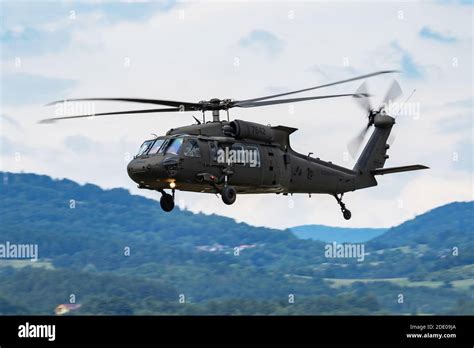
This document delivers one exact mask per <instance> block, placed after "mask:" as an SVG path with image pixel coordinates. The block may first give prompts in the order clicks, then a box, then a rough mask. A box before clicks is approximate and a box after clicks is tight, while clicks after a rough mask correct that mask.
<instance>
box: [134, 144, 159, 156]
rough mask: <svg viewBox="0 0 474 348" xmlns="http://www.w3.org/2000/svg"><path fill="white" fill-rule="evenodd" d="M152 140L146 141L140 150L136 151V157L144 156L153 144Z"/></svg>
mask: <svg viewBox="0 0 474 348" xmlns="http://www.w3.org/2000/svg"><path fill="white" fill-rule="evenodd" d="M154 142H155V141H154V140H147V141H145V142H144V143H143V144H142V146H140V149H139V150H138V153H137V156H141V155H144V154H146V153H147V152H148V150H149V149H150V147H151V145H152V144H153V143H154Z"/></svg>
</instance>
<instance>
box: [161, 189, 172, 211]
mask: <svg viewBox="0 0 474 348" xmlns="http://www.w3.org/2000/svg"><path fill="white" fill-rule="evenodd" d="M160 205H161V209H163V211H165V212H167V213H168V212H170V211H172V210H173V208H174V199H173V196H172V195H170V194H168V193H165V194H163V195H162V196H161V199H160Z"/></svg>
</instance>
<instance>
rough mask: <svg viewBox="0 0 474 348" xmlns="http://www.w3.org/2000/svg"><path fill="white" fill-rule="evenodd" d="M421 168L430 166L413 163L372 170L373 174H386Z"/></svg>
mask: <svg viewBox="0 0 474 348" xmlns="http://www.w3.org/2000/svg"><path fill="white" fill-rule="evenodd" d="M420 169H429V167H427V166H423V165H421V164H415V165H412V166H402V167H393V168H379V169H374V170H373V171H372V174H373V175H384V174H392V173H400V172H408V171H411V170H420Z"/></svg>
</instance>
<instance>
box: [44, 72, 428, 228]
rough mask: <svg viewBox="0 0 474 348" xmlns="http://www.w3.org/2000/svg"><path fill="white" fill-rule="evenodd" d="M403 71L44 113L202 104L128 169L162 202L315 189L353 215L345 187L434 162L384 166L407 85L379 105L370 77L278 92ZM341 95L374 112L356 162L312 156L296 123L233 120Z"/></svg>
mask: <svg viewBox="0 0 474 348" xmlns="http://www.w3.org/2000/svg"><path fill="white" fill-rule="evenodd" d="M396 72H398V71H396V70H384V71H378V72H374V73H370V74H366V75H361V76H357V77H353V78H349V79H345V80H341V81H337V82H332V83H327V84H323V85H319V86H315V87H310V88H305V89H300V90H295V91H290V92H285V93H278V94H273V95H267V96H263V97H258V98H253V99H245V100H233V99H218V98H213V99H210V100H203V101H199V102H182V101H175V100H160V99H141V98H80V99H66V100H59V101H54V102H51V103H49V104H47V105H57V104H60V103H66V102H84V101H94V102H95V101H114V102H130V103H141V104H151V105H161V106H167V108H158V109H156V108H155V109H142V110H128V111H117V112H105V113H95V114H86V115H74V116H71V115H66V116H61V117H54V118H48V119H44V120H41V121H40V123H51V122H55V121H58V120H65V119H77V118H84V117H96V116H110V115H124V114H145V113H166V112H196V111H200V112H202V120H199V119H198V118H196V117H195V116H193V118H194V119H195V121H196V123H195V124H192V125H187V126H182V127H177V128H173V129H170V130H169V131H168V132H167V133H166V134H165V135H161V136H156V135H155V136H154V137H153V138H151V139H147V140H145V141H144V142H143V144H142V145H141V147H140V149H139V151H138V153H137V154H136V156H134V158H133V159H132V160H131V161H130V163H129V164H128V165H127V172H128V175H129V177H130V178H131V179H132V180H133V181H134V182H136V183H137V184H138V188H140V189H147V190H154V191H158V192H160V193H161V199H160V206H161V208H162V209H163V211H165V212H171V211H172V210H173V208H174V206H175V191H176V190H180V191H190V192H202V193H213V194H217V195H220V196H221V198H222V201H223V202H224V203H225V204H227V205H231V204H233V203H234V202H235V201H236V198H237V195H238V194H257V193H275V194H282V195H288V194H290V195H293V194H298V193H301V194H309V195H310V196H311V194H330V195H332V196H334V197H335V198H336V201H337V203H338V204H339V206H340V209H341V212H342V215H343V217H344V219H346V220H349V219H350V218H351V216H352V214H351V212H350V210H349V209H347V207H346V205H345V204H344V202H343V201H342V198H343V195H344V193H346V192H350V191H356V190H360V189H365V188H369V187H373V186H376V185H377V180H376V178H375V177H376V176H377V175H384V174H391V173H399V172H405V171H413V170H420V169H428V167H426V166H424V165H420V164H416V165H407V166H401V167H392V168H384V164H385V161H386V160H387V159H388V157H389V156H388V155H387V150H388V149H389V148H390V145H389V144H387V139H388V137H389V134H390V132H391V130H392V127H393V126H394V124H395V117H394V116H390V115H388V114H387V112H386V105H387V103H388V102H390V101H393V100H395V99H396V98H398V97H399V96H400V95H401V94H402V92H401V88H400V86H399V84H398V83H397V82H396V81H393V83H392V85H391V87H390V88H389V90H388V92H387V94H386V96H385V98H384V100H383V102H382V104H381V106H380V107H379V108H373V107H372V106H371V105H370V102H369V96H370V95H369V94H368V93H367V89H366V86H365V82H364V83H363V84H362V85H361V86H360V87H359V89H358V90H357V91H356V93H348V94H333V95H318V96H311V97H299V98H285V99H275V98H281V97H285V96H288V95H292V94H297V93H302V92H308V91H312V90H316V89H320V88H325V87H330V86H335V85H339V84H343V83H348V82H352V81H356V80H362V79H366V78H370V77H374V76H377V75H382V74H390V73H396ZM339 97H353V98H355V99H356V100H357V101H358V103H359V104H360V105H361V106H362V107H363V108H364V109H365V111H366V114H367V124H366V125H365V126H364V128H363V129H362V131H361V132H360V133H359V134H358V135H357V136H356V137H355V138H354V139H353V140H352V141H351V142H350V143H349V144H350V146H351V148H352V151H351V153H357V152H358V149H359V147H360V146H361V145H362V143H363V140H364V138H365V136H366V134H367V132H368V131H369V129H370V128H371V127H373V128H374V130H373V132H372V135H371V137H370V138H369V140H368V142H367V143H366V145H365V147H364V149H363V150H362V152H361V153H360V156H359V157H358V159H357V161H356V163H355V166H354V167H353V168H352V169H350V168H345V167H342V166H339V165H336V164H333V163H332V162H327V161H323V160H321V159H320V158H314V157H312V156H311V155H312V154H313V153H312V152H310V153H309V154H306V155H305V154H301V153H298V152H296V151H294V150H293V149H292V148H291V145H290V135H291V134H292V133H294V132H295V131H296V130H297V129H296V128H292V127H288V126H282V125H278V126H271V125H263V124H259V123H255V122H250V121H245V120H239V119H235V120H232V121H231V120H230V119H229V109H232V108H236V107H238V108H254V107H262V106H269V105H276V104H286V103H296V102H303V101H310V100H318V99H327V98H339ZM208 111H210V112H212V120H209V121H207V122H206V118H205V113H206V112H208ZM220 111H225V112H226V113H227V120H221V119H220ZM166 190H169V191H170V192H171V193H168V192H166Z"/></svg>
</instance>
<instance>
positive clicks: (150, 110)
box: [38, 108, 183, 123]
mask: <svg viewBox="0 0 474 348" xmlns="http://www.w3.org/2000/svg"><path fill="white" fill-rule="evenodd" d="M180 111H183V110H182V109H181V108H169V109H145V110H129V111H116V112H102V113H99V114H90V115H75V116H62V117H53V118H46V119H44V120H41V121H39V122H38V123H53V122H55V121H59V120H69V119H73V118H85V117H95V116H108V115H127V114H146V113H153V112H180Z"/></svg>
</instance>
